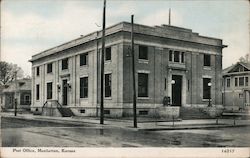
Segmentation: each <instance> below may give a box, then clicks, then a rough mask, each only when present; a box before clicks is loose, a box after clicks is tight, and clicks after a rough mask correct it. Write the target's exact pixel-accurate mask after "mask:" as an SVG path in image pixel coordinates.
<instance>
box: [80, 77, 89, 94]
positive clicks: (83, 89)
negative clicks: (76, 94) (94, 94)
mask: <svg viewBox="0 0 250 158" xmlns="http://www.w3.org/2000/svg"><path fill="white" fill-rule="evenodd" d="M80 98H88V77H82V78H80Z"/></svg>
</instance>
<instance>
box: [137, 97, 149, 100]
mask: <svg viewBox="0 0 250 158" xmlns="http://www.w3.org/2000/svg"><path fill="white" fill-rule="evenodd" d="M137 99H145V100H147V99H150V98H149V97H137Z"/></svg>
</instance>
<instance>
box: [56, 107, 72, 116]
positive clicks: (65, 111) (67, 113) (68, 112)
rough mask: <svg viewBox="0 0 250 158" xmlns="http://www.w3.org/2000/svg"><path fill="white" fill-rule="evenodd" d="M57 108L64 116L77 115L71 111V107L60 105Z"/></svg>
mask: <svg viewBox="0 0 250 158" xmlns="http://www.w3.org/2000/svg"><path fill="white" fill-rule="evenodd" d="M57 109H58V110H59V112H60V113H61V115H62V117H71V116H75V115H74V113H73V112H72V111H71V109H70V108H64V107H58V108H57Z"/></svg>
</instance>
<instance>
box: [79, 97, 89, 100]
mask: <svg viewBox="0 0 250 158" xmlns="http://www.w3.org/2000/svg"><path fill="white" fill-rule="evenodd" d="M80 99H81V100H88V99H89V98H88V97H87V98H80Z"/></svg>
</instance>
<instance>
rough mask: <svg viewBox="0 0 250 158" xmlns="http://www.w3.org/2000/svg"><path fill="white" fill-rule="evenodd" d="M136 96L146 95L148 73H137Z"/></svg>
mask: <svg viewBox="0 0 250 158" xmlns="http://www.w3.org/2000/svg"><path fill="white" fill-rule="evenodd" d="M138 97H148V74H145V73H138Z"/></svg>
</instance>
